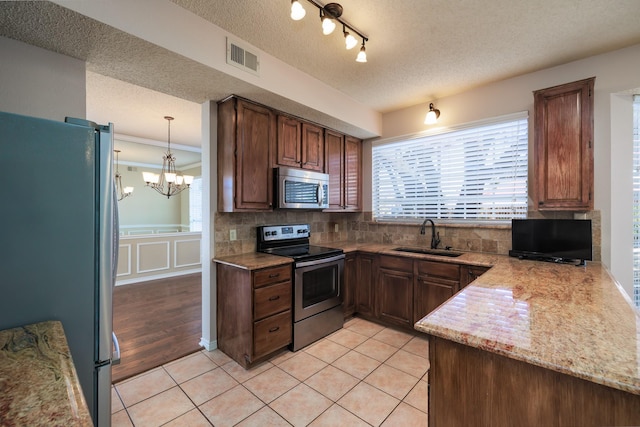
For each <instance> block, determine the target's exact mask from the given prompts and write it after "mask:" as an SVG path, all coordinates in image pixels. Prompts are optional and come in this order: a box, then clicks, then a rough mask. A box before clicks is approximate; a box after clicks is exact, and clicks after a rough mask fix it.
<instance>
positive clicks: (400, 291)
mask: <svg viewBox="0 0 640 427" xmlns="http://www.w3.org/2000/svg"><path fill="white" fill-rule="evenodd" d="M376 317H377V318H378V319H380V320H382V321H383V322H388V323H391V324H394V325H398V326H403V327H407V328H413V260H412V259H411V258H400V257H391V256H386V255H382V256H380V268H379V269H378V280H377V288H376Z"/></svg>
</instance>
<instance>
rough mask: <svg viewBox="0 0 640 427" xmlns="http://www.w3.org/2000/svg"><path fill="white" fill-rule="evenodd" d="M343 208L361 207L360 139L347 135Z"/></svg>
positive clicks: (351, 209)
mask: <svg viewBox="0 0 640 427" xmlns="http://www.w3.org/2000/svg"><path fill="white" fill-rule="evenodd" d="M343 188H344V196H343V200H344V209H346V210H350V211H359V210H361V209H362V202H361V200H362V197H361V193H362V141H360V140H359V139H356V138H353V137H351V136H347V137H346V138H345V140H344V187H343Z"/></svg>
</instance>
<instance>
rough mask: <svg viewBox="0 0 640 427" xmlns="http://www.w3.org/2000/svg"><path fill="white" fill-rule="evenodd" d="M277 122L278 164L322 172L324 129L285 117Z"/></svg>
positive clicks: (280, 116)
mask: <svg viewBox="0 0 640 427" xmlns="http://www.w3.org/2000/svg"><path fill="white" fill-rule="evenodd" d="M277 122H278V125H277V127H278V131H277V145H276V164H277V165H280V166H292V167H297V168H302V169H308V170H314V171H318V172H322V170H323V169H324V135H323V129H322V128H321V127H319V126H316V125H313V124H311V123H305V122H301V121H300V120H297V119H295V118H293V117H289V116H285V115H279V116H278V119H277Z"/></svg>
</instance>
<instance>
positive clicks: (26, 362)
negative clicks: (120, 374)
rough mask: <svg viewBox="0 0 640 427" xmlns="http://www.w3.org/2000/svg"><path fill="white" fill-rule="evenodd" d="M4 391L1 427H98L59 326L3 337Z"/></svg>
mask: <svg viewBox="0 0 640 427" xmlns="http://www.w3.org/2000/svg"><path fill="white" fill-rule="evenodd" d="M0 390H1V393H0V425H3V426H5V425H8V426H13V425H15V426H20V425H24V426H27V425H28V426H40V425H41V426H52V425H60V426H92V425H93V422H92V420H91V415H90V414H89V410H88V408H87V404H86V402H85V400H84V395H83V393H82V389H81V388H80V383H79V382H78V378H77V375H76V370H75V367H74V366H73V361H72V360H71V353H70V352H69V347H68V346H67V340H66V338H65V335H64V330H63V329H62V324H61V323H60V322H58V321H48V322H41V323H35V324H32V325H27V326H23V327H19V328H13V329H6V330H3V331H0Z"/></svg>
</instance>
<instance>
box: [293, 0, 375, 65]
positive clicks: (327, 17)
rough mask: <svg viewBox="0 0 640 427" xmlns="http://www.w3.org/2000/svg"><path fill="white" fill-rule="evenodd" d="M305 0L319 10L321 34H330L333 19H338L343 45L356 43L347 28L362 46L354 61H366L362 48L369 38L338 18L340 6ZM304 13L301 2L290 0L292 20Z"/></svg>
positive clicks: (334, 25)
mask: <svg viewBox="0 0 640 427" xmlns="http://www.w3.org/2000/svg"><path fill="white" fill-rule="evenodd" d="M307 1H308V2H309V3H311V4H312V5H314V6H315V7H317V8H318V9H319V11H320V20H321V21H322V34H324V35H329V34H331V33H332V32H333V31H334V30H335V28H336V23H335V21H338V22H339V23H340V24H342V34H343V35H344V42H345V47H346V48H347V49H353V48H354V47H356V45H357V44H358V40H357V39H356V38H355V36H354V35H353V34H351V33H350V32H349V31H347V28H348V29H349V30H351V31H352V32H353V33H355V34H357V35H358V36H360V38H361V39H362V47H361V48H360V52H358V56H357V57H356V62H367V53H366V51H365V48H364V43H365V42H368V41H369V38H368V37H367V36H365V35H363V34H362V33H361V32H360V31H358V30H357V29H356V28H354V27H353V26H351V25H349V24H348V23H347V22H345V21H344V20H342V19H341V18H340V17H341V16H342V11H343V9H342V6H341V5H340V4H338V3H327V4H326V5H324V6H322V5H321V4H320V3H317V2H316V0H307ZM306 13H307V12H306V11H305V10H304V7H302V4H301V3H300V1H299V0H291V19H293V20H294V21H299V20H301V19H302V18H304V17H305V15H306Z"/></svg>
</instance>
